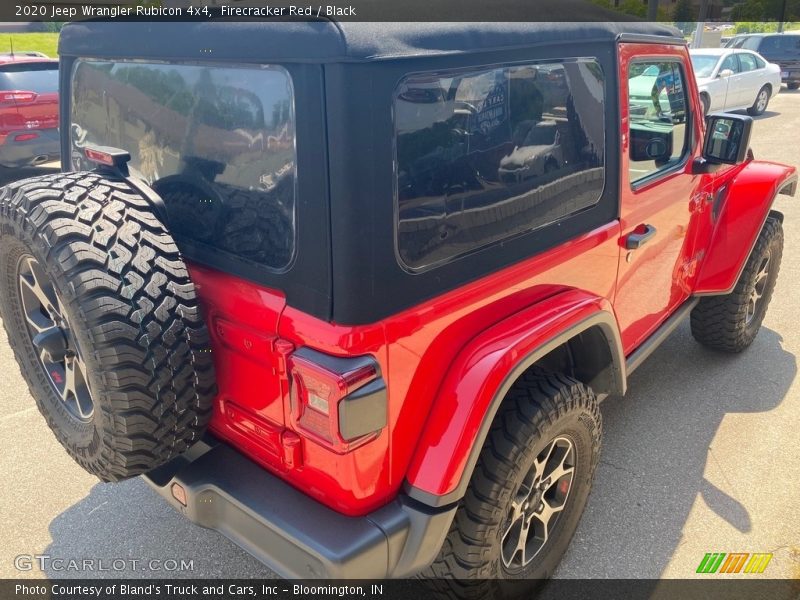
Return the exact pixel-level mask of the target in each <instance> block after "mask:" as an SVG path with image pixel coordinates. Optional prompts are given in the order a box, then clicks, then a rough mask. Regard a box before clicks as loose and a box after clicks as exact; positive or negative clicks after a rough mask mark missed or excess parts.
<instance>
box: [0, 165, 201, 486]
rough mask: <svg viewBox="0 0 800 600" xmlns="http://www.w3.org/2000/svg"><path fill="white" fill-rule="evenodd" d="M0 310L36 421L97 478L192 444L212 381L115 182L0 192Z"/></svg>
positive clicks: (131, 472)
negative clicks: (43, 421)
mask: <svg viewBox="0 0 800 600" xmlns="http://www.w3.org/2000/svg"><path fill="white" fill-rule="evenodd" d="M0 312H1V313H2V317H3V324H4V326H5V329H6V333H7V334H8V339H9V342H10V344H11V347H12V348H13V351H14V354H15V357H16V359H17V362H18V363H19V365H20V370H21V371H22V375H23V377H24V378H25V380H26V382H27V384H28V387H29V389H30V392H31V394H32V395H33V397H34V398H35V399H36V403H37V405H38V408H39V410H40V411H41V413H42V415H44V417H45V419H46V420H47V423H48V425H49V426H50V428H51V429H52V430H53V432H54V433H55V435H56V438H57V439H58V441H59V442H60V443H61V444H62V445H63V446H64V448H65V449H66V450H67V452H68V453H69V454H70V456H72V457H73V458H74V459H75V460H76V461H77V462H78V463H79V464H80V465H81V466H82V467H84V468H85V469H86V470H87V471H89V472H90V473H93V474H94V475H96V476H97V477H99V478H100V479H101V480H103V481H119V480H122V479H126V478H128V477H132V476H135V475H138V474H140V473H144V472H147V471H149V470H150V469H153V468H155V467H157V466H159V465H161V464H163V463H165V462H167V461H168V460H170V459H171V458H173V457H175V456H177V455H179V454H181V453H182V452H183V451H185V450H186V449H187V448H188V447H189V446H191V445H192V443H193V442H195V441H197V440H198V439H199V438H200V436H201V435H202V434H203V432H204V430H205V428H206V425H207V422H208V419H209V416H210V413H211V403H212V399H213V396H214V391H215V384H214V371H213V364H212V359H211V354H210V349H209V337H208V332H207V330H206V326H205V324H204V321H203V318H202V315H201V312H200V306H199V303H198V299H197V296H196V294H195V288H194V285H193V284H192V282H191V280H190V279H189V273H188V271H187V268H186V265H185V264H184V262H183V260H182V259H181V256H180V254H179V252H178V248H177V247H176V245H175V242H174V241H173V239H172V236H171V235H170V234H169V232H168V231H167V228H166V225H165V224H164V223H162V221H161V220H160V219H159V217H158V216H157V214H156V212H155V211H154V210H153V208H152V206H151V205H150V203H149V202H148V201H147V200H146V199H145V198H144V196H143V195H142V194H141V192H139V191H138V190H136V189H134V188H133V187H132V186H130V185H129V184H128V183H127V182H126V181H125V180H122V179H115V178H113V177H105V176H102V175H100V174H98V173H94V172H92V173H86V172H83V173H69V174H62V173H59V174H55V175H47V176H43V177H35V178H32V179H26V180H23V181H19V182H16V183H13V184H11V185H9V186H7V187H5V188H3V189H2V192H0ZM43 340H44V341H43Z"/></svg>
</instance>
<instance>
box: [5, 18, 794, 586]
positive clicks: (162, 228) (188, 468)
mask: <svg viewBox="0 0 800 600" xmlns="http://www.w3.org/2000/svg"><path fill="white" fill-rule="evenodd" d="M210 39H213V41H214V55H213V57H212V58H208V57H206V56H205V55H203V54H198V49H200V48H203V47H204V46H203V44H204V43H206V42H205V40H210ZM60 44H61V47H60V56H61V60H62V68H63V70H64V73H69V77H68V78H67V77H65V78H64V79H63V81H64V88H63V89H62V98H61V106H62V116H61V122H62V131H64V132H69V136H68V137H67V136H65V137H66V138H67V139H64V140H63V152H62V156H63V157H64V161H63V162H64V170H65V172H64V173H60V174H56V175H50V176H44V177H38V178H33V179H28V180H25V181H22V182H18V183H15V184H12V185H11V186H9V187H8V188H7V189H6V190H5V191H4V192H3V193H2V194H1V195H0V309H2V316H3V323H4V325H5V327H6V330H7V331H8V335H9V340H10V342H11V344H12V346H13V348H14V351H15V356H16V358H17V360H18V362H19V364H20V365H21V368H22V373H23V375H24V376H25V378H26V380H27V382H28V384H29V386H30V389H31V392H32V395H33V396H34V397H35V398H36V400H37V402H38V404H39V408H40V410H41V412H42V413H43V414H44V416H45V418H46V419H47V420H48V423H49V425H50V427H51V428H52V430H53V432H54V433H55V435H56V436H57V438H58V439H59V441H60V442H61V443H62V445H63V446H64V447H65V448H66V450H67V452H69V454H70V455H71V456H72V457H74V459H75V460H76V461H77V462H78V463H79V464H81V465H82V466H83V467H85V468H86V469H87V470H88V471H90V472H91V473H94V474H96V475H97V476H98V477H100V478H101V479H103V480H106V481H117V480H121V479H125V478H127V477H132V476H135V475H139V474H145V477H146V478H147V481H148V482H149V483H150V484H151V485H152V486H153V487H154V488H156V489H157V490H158V492H159V493H160V494H162V495H163V496H164V498H166V500H167V501H168V502H170V504H171V505H172V506H174V507H175V508H176V509H177V510H179V511H181V513H183V514H184V515H186V516H187V517H188V518H190V519H192V520H193V521H195V522H197V523H200V524H201V525H204V526H206V527H213V528H215V529H218V530H219V531H221V532H223V533H224V534H225V535H226V536H228V537H230V538H231V539H233V540H234V541H235V542H237V543H238V544H240V545H241V546H242V547H244V548H246V549H247V550H248V551H249V552H252V553H253V554H255V555H256V556H258V557H259V558H260V559H262V560H263V561H264V562H266V563H267V564H269V565H270V566H271V567H272V568H273V569H275V570H276V571H277V572H278V573H280V574H281V575H284V576H293V577H330V578H351V577H370V578H378V577H406V576H409V575H412V574H416V573H424V574H426V575H427V576H429V577H446V578H450V580H449V581H448V582H446V585H448V586H451V585H452V589H453V590H454V591H456V592H459V591H463V590H464V580H466V579H475V580H477V583H476V584H475V585H481V586H488V585H494V584H493V583H490V582H493V581H495V580H498V579H506V580H536V579H541V578H544V577H547V576H549V575H550V574H551V573H552V572H553V571H554V569H555V568H556V566H557V564H558V562H559V560H560V559H561V556H562V555H563V553H564V552H565V550H566V548H567V546H568V545H569V543H570V539H571V538H572V535H573V533H574V532H575V530H576V527H577V526H578V521H579V519H580V516H581V514H582V512H583V509H584V506H585V504H586V502H587V500H588V497H589V490H590V487H591V484H592V479H593V476H594V472H595V468H596V466H597V463H598V460H599V452H600V444H601V438H602V418H601V413H600V410H599V402H600V401H601V400H602V399H603V398H606V397H609V396H619V395H622V394H624V393H625V391H626V386H627V381H628V376H629V375H630V373H631V372H633V370H634V369H636V368H637V367H638V366H639V365H640V364H641V363H642V361H643V360H644V359H645V358H646V357H648V356H649V355H650V353H651V352H652V351H653V349H654V348H656V347H657V346H658V345H659V344H660V343H661V342H662V341H663V340H664V339H666V337H667V336H668V335H669V334H670V332H672V331H673V330H674V329H675V327H676V326H677V325H678V324H679V323H680V322H681V321H683V320H684V319H690V320H691V328H692V332H693V334H694V337H695V338H696V339H697V340H698V341H699V342H700V343H702V344H704V345H705V346H707V347H709V348H713V349H716V350H721V351H727V352H741V351H743V350H745V349H746V348H747V347H748V346H749V345H750V344H751V342H752V341H753V339H754V338H755V336H756V334H757V333H758V331H759V328H760V326H761V322H762V319H763V318H764V315H765V313H766V309H767V305H768V303H769V300H770V297H771V295H772V292H773V289H774V287H775V282H776V280H777V275H778V269H779V266H780V261H781V253H782V249H783V232H782V222H783V215H782V214H780V213H779V212H777V211H774V210H773V209H772V205H773V201H774V200H775V198H776V196H777V195H778V194H794V192H795V189H796V186H797V175H796V173H795V169H794V168H793V167H789V166H785V165H780V164H775V163H769V162H763V161H758V160H755V159H754V158H753V156H752V154H751V153H750V152H749V149H748V145H749V137H750V132H751V127H752V125H753V122H752V119H751V118H750V117H747V116H743V115H732V114H731V115H728V114H715V115H712V116H710V117H708V120H706V119H704V116H703V110H702V106H701V104H700V100H699V97H698V94H697V88H696V85H695V79H694V74H693V71H692V63H691V61H690V59H689V52H688V49H687V47H686V43H685V41H684V40H683V38H682V37H681V36H680V35H679V32H678V31H677V30H675V29H672V28H670V27H665V26H662V25H658V24H615V23H598V24H586V23H564V24H551V23H486V24H474V23H469V24H467V23H446V24H441V23H439V24H430V23H412V24H401V23H382V24H368V23H330V22H307V23H306V22H286V23H279V22H242V23H234V22H224V21H220V22H214V21H211V22H192V23H148V24H146V26H145V25H144V24H141V23H129V22H121V23H116V22H115V23H100V22H87V23H79V24H71V25H67V26H66V27H65V28H64V30H63V31H62V34H61V42H60ZM643 72H652V73H653V76H652V81H653V84H652V87H648V89H647V90H646V92H647V93H646V94H644V95H643V96H641V95H637V94H636V93H632V92H637V93H638V91H640V89H639V88H640V87H641V78H640V77H639V76H640V75H641V73H643ZM665 80H669V81H670V82H671V84H670V86H669V88H670V89H669V90H668V89H666V87H665V86H663V85H659V84H657V82H659V81H665ZM743 360H745V358H743ZM621 493H622V492H621ZM664 493H665V494H666V493H669V490H665V491H664ZM645 542H646V541H644V540H643V543H645ZM453 579H456V580H458V581H456V582H454V581H452V580H453ZM529 583H530V582H529ZM480 591H481V590H477V592H476V590H472V592H473V593H472V597H476V598H477V597H484V596H482V595H481V594H480V593H479V592H480Z"/></svg>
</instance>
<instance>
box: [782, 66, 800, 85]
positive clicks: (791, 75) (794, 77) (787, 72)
mask: <svg viewBox="0 0 800 600" xmlns="http://www.w3.org/2000/svg"><path fill="white" fill-rule="evenodd" d="M781 81H782V82H783V83H798V82H800V69H798V68H797V67H791V68H786V67H781Z"/></svg>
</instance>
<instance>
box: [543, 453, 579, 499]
mask: <svg viewBox="0 0 800 600" xmlns="http://www.w3.org/2000/svg"><path fill="white" fill-rule="evenodd" d="M567 456H568V453H565V454H564V458H563V459H562V460H561V462H560V463H559V464H558V465H557V466H556V467H555V468H554V469H553V470H552V471H551V472H550V474H549V475H548V476H547V479H549V480H550V483H548V484H547V487H546V488H545V489H547V490H549V489H550V488H551V487H553V486H554V485H555V484H557V483H558V482H559V481H561V480H562V479H563V478H564V477H566V476H567V475H569V480H570V481H572V474H573V473H574V472H575V468H574V467H568V466H567V465H566V464H565V461H566V459H567Z"/></svg>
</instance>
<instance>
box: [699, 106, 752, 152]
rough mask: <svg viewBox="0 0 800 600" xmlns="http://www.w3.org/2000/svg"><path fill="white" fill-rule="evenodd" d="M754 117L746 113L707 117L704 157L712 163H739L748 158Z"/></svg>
mask: <svg viewBox="0 0 800 600" xmlns="http://www.w3.org/2000/svg"><path fill="white" fill-rule="evenodd" d="M752 129H753V119H751V118H750V117H746V116H744V115H731V114H721V115H710V116H709V117H707V118H706V138H705V141H704V142H703V158H704V159H705V161H706V162H708V163H711V164H726V165H738V164H740V163H743V162H744V161H745V159H746V158H747V149H748V148H749V147H750V133H751V132H752Z"/></svg>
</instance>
